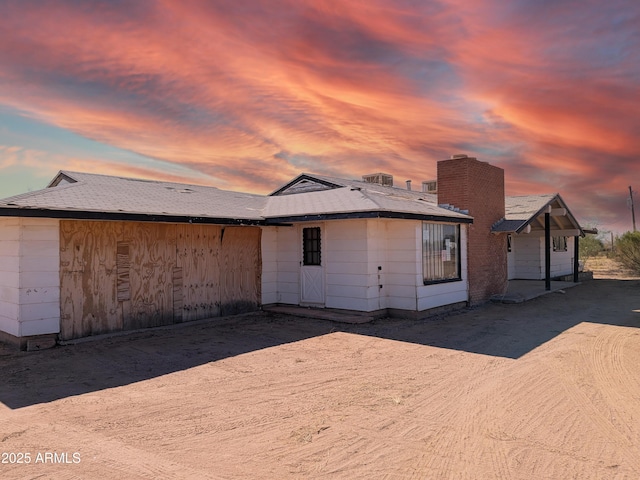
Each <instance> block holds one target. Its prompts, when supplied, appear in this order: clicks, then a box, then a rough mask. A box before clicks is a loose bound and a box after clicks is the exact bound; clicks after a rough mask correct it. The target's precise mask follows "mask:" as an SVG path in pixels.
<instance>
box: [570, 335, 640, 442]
mask: <svg viewBox="0 0 640 480" xmlns="http://www.w3.org/2000/svg"><path fill="white" fill-rule="evenodd" d="M639 343H640V333H638V332H637V331H636V330H635V329H630V328H626V327H611V326H609V327H604V328H600V329H599V332H598V335H597V336H596V337H595V339H594V341H593V345H590V346H589V347H587V345H584V346H583V348H581V349H580V353H581V356H582V360H583V362H584V364H585V365H586V366H588V367H589V368H588V370H590V371H591V372H592V373H593V382H592V385H591V388H592V389H593V393H592V402H594V401H599V402H598V403H601V405H598V406H599V409H600V410H601V411H602V412H603V413H602V415H603V417H605V418H607V417H608V418H607V420H608V422H609V423H610V424H611V425H612V426H613V427H614V428H616V430H617V431H619V432H620V433H621V434H623V435H624V436H625V437H626V439H627V440H628V441H629V442H630V443H631V444H635V445H638V444H640V435H639V434H638V432H637V431H635V430H634V428H633V427H634V426H635V425H636V423H637V422H638V421H639V419H637V418H635V417H634V415H633V414H632V413H630V412H628V410H627V409H625V408H622V407H621V405H625V404H628V403H629V402H639V401H640V381H639V380H638V374H637V365H638V364H637V361H638V360H639V359H640V354H639V353H640V352H638V350H639V347H638V344H639ZM627 363H629V364H630V365H633V369H632V368H630V367H629V366H628V365H627ZM607 411H608V412H609V413H608V415H606V414H605V412H607Z"/></svg>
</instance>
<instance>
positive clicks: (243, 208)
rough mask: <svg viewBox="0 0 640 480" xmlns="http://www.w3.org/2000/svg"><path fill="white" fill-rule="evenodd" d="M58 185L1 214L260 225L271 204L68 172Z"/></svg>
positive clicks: (18, 199)
mask: <svg viewBox="0 0 640 480" xmlns="http://www.w3.org/2000/svg"><path fill="white" fill-rule="evenodd" d="M60 179H63V180H64V181H62V182H60V183H59V184H57V183H56V182H57V181H58V180H60ZM69 180H70V181H71V183H68V182H69ZM54 184H56V186H52V187H48V188H45V189H42V190H38V191H35V192H28V193H23V194H21V195H16V196H13V197H9V198H6V199H4V200H1V201H0V209H10V210H12V211H15V210H20V211H23V213H24V215H29V212H28V211H29V210H39V211H56V212H66V213H67V215H66V216H70V217H72V216H73V212H94V213H111V214H120V215H127V214H134V215H153V216H159V217H163V216H167V217H202V218H209V219H212V218H215V219H228V220H231V219H233V220H249V221H259V220H262V210H263V208H264V205H265V203H266V198H265V197H264V196H262V195H252V194H248V193H240V192H232V191H225V190H219V189H217V188H214V187H204V186H200V185H187V184H181V183H172V182H160V181H153V180H141V179H135V178H126V177H114V176H108V175H97V174H89V173H80V172H69V171H61V172H60V173H59V174H58V175H56V178H54V180H53V181H52V182H51V183H50V185H54Z"/></svg>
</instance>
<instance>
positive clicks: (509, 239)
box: [507, 234, 513, 252]
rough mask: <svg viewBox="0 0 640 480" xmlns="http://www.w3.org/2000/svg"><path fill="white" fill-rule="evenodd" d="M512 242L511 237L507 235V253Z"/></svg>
mask: <svg viewBox="0 0 640 480" xmlns="http://www.w3.org/2000/svg"><path fill="white" fill-rule="evenodd" d="M512 241H513V237H512V236H511V234H509V235H507V252H511V242H512Z"/></svg>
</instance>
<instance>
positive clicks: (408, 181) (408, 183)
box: [407, 180, 411, 190]
mask: <svg viewBox="0 0 640 480" xmlns="http://www.w3.org/2000/svg"><path fill="white" fill-rule="evenodd" d="M407 190H411V180H407Z"/></svg>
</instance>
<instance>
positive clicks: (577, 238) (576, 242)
mask: <svg viewBox="0 0 640 480" xmlns="http://www.w3.org/2000/svg"><path fill="white" fill-rule="evenodd" d="M578 252H580V235H576V236H575V237H573V281H574V283H578V269H579V268H580V263H579V258H578Z"/></svg>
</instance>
